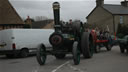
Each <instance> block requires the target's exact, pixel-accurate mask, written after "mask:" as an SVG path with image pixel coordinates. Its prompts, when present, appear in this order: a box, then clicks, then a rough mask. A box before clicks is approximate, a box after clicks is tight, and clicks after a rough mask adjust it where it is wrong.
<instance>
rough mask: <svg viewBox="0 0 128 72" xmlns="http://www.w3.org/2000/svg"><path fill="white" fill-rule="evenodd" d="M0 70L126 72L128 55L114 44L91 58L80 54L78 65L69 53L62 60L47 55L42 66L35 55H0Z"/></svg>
mask: <svg viewBox="0 0 128 72" xmlns="http://www.w3.org/2000/svg"><path fill="white" fill-rule="evenodd" d="M0 72H128V55H127V54H121V53H120V50H119V47H118V46H115V47H113V48H112V51H109V52H107V51H106V49H105V48H102V50H101V52H100V53H98V54H94V56H93V58H91V59H84V58H83V57H82V56H81V62H80V64H79V65H73V60H72V56H71V55H69V56H67V57H66V58H65V59H63V60H57V59H55V57H54V56H48V58H47V61H46V64H45V65H44V66H40V65H39V64H38V63H37V61H36V57H35V56H30V57H27V58H15V59H8V58H6V57H5V56H0Z"/></svg>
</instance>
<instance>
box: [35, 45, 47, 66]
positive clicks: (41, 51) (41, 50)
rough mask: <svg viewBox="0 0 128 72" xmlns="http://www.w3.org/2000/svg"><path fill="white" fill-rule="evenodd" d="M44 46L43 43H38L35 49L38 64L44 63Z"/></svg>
mask: <svg viewBox="0 0 128 72" xmlns="http://www.w3.org/2000/svg"><path fill="white" fill-rule="evenodd" d="M46 57H47V55H46V48H45V46H44V45H40V47H39V48H38V49H37V55H36V59H37V61H38V63H39V64H40V65H44V64H45V61H46Z"/></svg>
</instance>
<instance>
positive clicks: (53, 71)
mask: <svg viewBox="0 0 128 72" xmlns="http://www.w3.org/2000/svg"><path fill="white" fill-rule="evenodd" d="M68 63H69V61H67V62H65V63H64V64H62V65H60V66H58V67H57V68H55V69H54V70H52V72H56V71H57V70H58V69H60V68H61V67H63V66H64V65H66V64H68Z"/></svg>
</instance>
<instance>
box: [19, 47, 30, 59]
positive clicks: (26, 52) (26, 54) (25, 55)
mask: <svg viewBox="0 0 128 72" xmlns="http://www.w3.org/2000/svg"><path fill="white" fill-rule="evenodd" d="M20 56H21V57H22V58H25V57H27V56H28V50H27V49H23V50H21V52H20Z"/></svg>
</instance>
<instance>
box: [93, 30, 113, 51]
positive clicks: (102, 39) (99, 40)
mask: <svg viewBox="0 0 128 72" xmlns="http://www.w3.org/2000/svg"><path fill="white" fill-rule="evenodd" d="M91 34H92V36H93V42H94V45H95V52H96V53H98V52H100V49H101V48H102V47H106V49H107V51H110V50H111V48H112V38H111V36H110V34H109V32H107V31H106V32H104V34H100V35H97V32H96V30H91Z"/></svg>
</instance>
